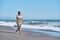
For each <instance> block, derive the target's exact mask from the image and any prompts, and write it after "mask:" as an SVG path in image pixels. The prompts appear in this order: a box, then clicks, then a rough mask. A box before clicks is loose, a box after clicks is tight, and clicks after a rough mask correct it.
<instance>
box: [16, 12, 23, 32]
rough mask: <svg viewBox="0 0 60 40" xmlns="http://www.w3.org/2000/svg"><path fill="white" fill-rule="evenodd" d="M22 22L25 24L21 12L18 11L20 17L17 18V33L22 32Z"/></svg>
mask: <svg viewBox="0 0 60 40" xmlns="http://www.w3.org/2000/svg"><path fill="white" fill-rule="evenodd" d="M22 22H23V17H22V15H21V12H20V11H18V15H17V16H16V24H17V27H18V29H17V30H16V32H17V31H18V32H20V28H21V25H22Z"/></svg>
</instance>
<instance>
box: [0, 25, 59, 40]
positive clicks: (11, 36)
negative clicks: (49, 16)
mask: <svg viewBox="0 0 60 40" xmlns="http://www.w3.org/2000/svg"><path fill="white" fill-rule="evenodd" d="M32 34H36V33H32V32H27V31H21V34H20V33H16V32H15V30H13V29H12V28H11V27H7V26H0V40H60V38H58V37H49V36H47V35H45V34H42V33H41V34H40V35H32Z"/></svg>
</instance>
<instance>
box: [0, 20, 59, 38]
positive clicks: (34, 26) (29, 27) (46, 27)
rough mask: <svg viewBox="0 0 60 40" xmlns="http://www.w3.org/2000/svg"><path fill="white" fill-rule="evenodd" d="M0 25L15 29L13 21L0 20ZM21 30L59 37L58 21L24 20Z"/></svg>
mask: <svg viewBox="0 0 60 40" xmlns="http://www.w3.org/2000/svg"><path fill="white" fill-rule="evenodd" d="M0 24H3V25H6V24H7V25H10V26H12V27H13V28H14V29H17V27H15V26H16V24H15V20H0ZM21 30H26V31H30V32H35V33H44V34H46V35H48V36H54V37H60V20H24V22H23V26H22V28H21Z"/></svg>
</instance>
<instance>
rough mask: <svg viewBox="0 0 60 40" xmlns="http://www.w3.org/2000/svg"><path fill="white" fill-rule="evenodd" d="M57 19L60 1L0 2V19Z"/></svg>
mask: <svg viewBox="0 0 60 40" xmlns="http://www.w3.org/2000/svg"><path fill="white" fill-rule="evenodd" d="M18 11H21V13H22V16H23V19H59V20H60V0H0V19H12V20H13V19H14V20H15V19H16V15H17V12H18Z"/></svg>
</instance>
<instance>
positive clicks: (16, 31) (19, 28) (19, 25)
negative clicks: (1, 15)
mask: <svg viewBox="0 0 60 40" xmlns="http://www.w3.org/2000/svg"><path fill="white" fill-rule="evenodd" d="M20 28H21V24H20V25H19V26H18V29H17V30H16V32H17V31H19V32H20Z"/></svg>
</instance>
